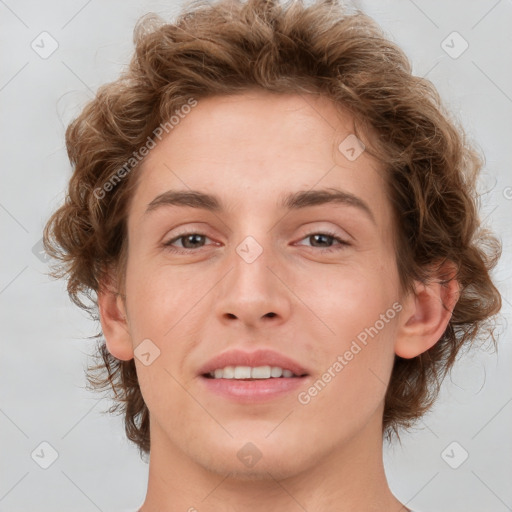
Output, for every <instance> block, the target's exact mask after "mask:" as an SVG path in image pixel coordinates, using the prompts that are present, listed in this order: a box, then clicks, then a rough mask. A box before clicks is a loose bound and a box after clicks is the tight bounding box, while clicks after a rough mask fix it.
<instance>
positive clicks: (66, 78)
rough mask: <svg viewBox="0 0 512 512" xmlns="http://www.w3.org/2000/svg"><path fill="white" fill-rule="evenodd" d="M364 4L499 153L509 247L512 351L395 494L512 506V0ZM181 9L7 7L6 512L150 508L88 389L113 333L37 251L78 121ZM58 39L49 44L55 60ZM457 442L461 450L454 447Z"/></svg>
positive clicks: (119, 436) (139, 468)
mask: <svg viewBox="0 0 512 512" xmlns="http://www.w3.org/2000/svg"><path fill="white" fill-rule="evenodd" d="M358 5H359V6H360V7H362V8H363V9H364V10H365V11H366V12H367V13H369V14H370V15H372V16H373V17H374V18H376V19H377V21H378V22H379V23H380V24H381V25H382V26H383V27H384V28H385V30H386V31H387V32H388V34H389V36H390V37H391V38H392V39H394V40H395V41H397V42H398V43H399V44H400V45H401V46H402V47H403V48H404V50H405V51H406V53H407V54H408V55H409V57H410V58H411V60H412V62H413V66H414V72H415V73H416V74H419V75H423V76H427V77H428V78H429V79H430V80H432V81H433V82H434V84H435V85H436V86H437V87H438V89H439V91H440V93H441V95H442V97H443V98H444V100H445V101H446V102H447V103H448V104H449V106H450V108H451V110H452V111H453V112H454V113H455V114H456V116H457V117H458V118H459V119H461V120H462V121H463V123H464V124H465V126H466V128H467V131H468V133H469V135H470V136H471V137H472V138H473V139H475V140H476V141H478V143H479V144H480V147H481V148H482V150H483V151H484V153H485V154H486V159H487V162H486V166H485V172H484V174H483V175H482V180H481V191H482V202H483V204H482V208H483V217H484V218H485V223H486V224H487V225H489V226H491V227H492V228H493V229H494V230H496V231H497V232H498V233H499V235H500V237H501V239H502V241H503V246H504V255H503V258H502V261H501V263H500V266H499V268H498V269H497V271H496V272H495V277H496V280H497V283H498V285H499V288H500V290H501V291H502V293H503V299H504V300H503V310H502V319H501V322H500V327H499V332H500V350H499V353H498V355H496V354H493V353H492V352H491V351H487V352H486V351H484V350H479V351H475V352H474V353H473V354H472V355H470V356H466V357H465V358H464V360H463V361H462V362H461V364H458V365H457V366H456V367H455V369H454V371H453V373H452V377H451V379H448V380H447V381H446V382H445V384H444V386H443V391H442V394H441V397H440V401H439V403H438V405H437V406H436V407H435V409H434V411H433V412H432V413H431V414H430V415H429V416H428V417H426V418H425V419H424V421H423V422H422V423H420V425H419V427H420V429H419V430H417V431H416V432H413V433H411V434H404V435H403V436H402V445H401V446H400V445H398V444H397V445H396V446H394V447H393V448H386V449H385V463H386V471H387V474H388V478H389V481H390V485H391V489H392V490H393V492H394V493H395V494H396V495H397V497H398V498H399V499H401V500H402V501H403V502H406V503H407V504H408V506H410V507H412V508H413V509H414V510H416V511H417V512H448V511H450V512H477V511H478V512H490V511H492V512H505V511H507V510H512V488H511V485H510V482H511V477H512V457H511V454H512V442H511V435H510V434H511V432H512V430H511V426H512V404H511V401H512V386H511V380H512V372H511V371H510V366H511V359H512V350H511V343H510V338H511V330H510V328H509V327H508V323H507V319H510V317H511V310H512V305H511V301H512V295H511V286H510V278H511V273H512V266H511V263H512V261H511V250H510V249H511V241H512V227H511V226H512V223H511V222H510V220H511V214H512V174H511V152H510V146H511V144H512V142H511V141H512V125H511V119H512V68H511V66H510V49H511V47H512V45H511V39H512V36H511V34H512V31H511V30H510V26H511V24H512V2H511V1H510V0H501V1H496V0H489V1H484V0H479V1H463V0H458V1H450V2H446V1H442V0H436V1H426V0H425V1H420V0H415V1H414V2H413V1H412V0H395V1H391V0H387V1H382V0H381V1H377V0H372V1H370V0H367V1H362V2H358ZM179 6H180V3H178V2H176V1H173V2H171V1H167V2H164V1H156V0H155V1H134V0H130V1H121V0H109V1H103V2H100V1H99V0H89V1H87V0H73V1H67V2H64V1H57V0H52V1H46V2H36V1H34V0H32V1H23V0H5V1H3V0H0V38H1V46H0V52H1V70H2V71H1V74H0V106H1V112H2V114H3V115H2V125H1V150H2V151H1V155H2V159H1V166H0V169H1V170H0V172H1V183H2V186H1V189H0V222H1V227H2V237H1V248H2V265H1V267H0V300H1V313H2V320H1V326H2V352H1V354H2V357H1V358H0V379H1V395H0V431H1V433H2V435H1V455H0V464H1V466H0V468H1V469H0V512H21V511H31V512H34V511H40V512H50V511H52V512H58V511H64V510H65V511H69V512H72V511H73V512H86V511H87V512H88V511H98V510H99V511H104V512H109V511H112V512H122V511H128V512H133V511H135V510H136V509H137V507H138V506H139V505H140V504H141V503H142V501H143V499H144V495H145V491H146V484H147V472H148V466H147V464H146V463H144V462H142V461H141V460H140V459H139V457H138V453H137V450H136V448H135V447H134V446H132V445H130V444H129V443H128V441H127V440H126V439H125V437H124V429H123V425H122V422H121V418H119V417H109V416H108V415H106V414H102V413H101V411H102V410H106V408H107V406H108V405H109V401H108V400H107V399H100V398H101V397H100V396H98V395H94V394H92V393H90V392H88V391H86V390H85V388H84V386H85V378H84V373H83V371H84V368H85V366H86V363H87V355H88V354H89V353H90V352H91V351H92V350H93V348H94V344H93V342H92V341H91V340H86V339H85V338H86V337H87V336H90V335H92V334H93V333H94V332H95V331H96V327H97V326H96V325H94V324H93V323H92V321H90V320H89V319H88V317H87V316H86V315H85V314H84V313H82V312H81V311H80V310H78V308H76V307H75V306H73V305H72V304H71V303H70V301H69V300H68V298H67V295H66V293H65V283H63V282H55V281H52V280H50V279H49V278H48V277H46V275H45V271H46V269H47V266H46V264H45V262H44V261H41V260H40V259H39V258H38V257H37V256H36V254H34V252H33V247H34V246H35V245H36V244H37V243H38V242H39V240H40V238H41V230H42V227H43V225H44V223H45V221H46V219H47V217H48V216H49V214H50V213H51V212H52V211H53V210H54V209H55V208H56V207H57V206H58V204H60V202H61V201H62V199H63V197H64V196H63V191H64V188H65V186H66V182H67V180H68V179H69V176H70V166H69V163H68V161H67V156H66V153H65V147H64V127H65V125H66V124H67V123H68V122H69V121H70V120H71V119H72V118H73V117H74V116H75V115H77V113H78V112H79V110H80V108H81V106H83V104H84V102H85V101H87V100H88V99H90V98H92V97H93V94H94V92H95V91H96V89H97V87H98V86H99V85H101V84H102V83H104V82H106V81H111V80H114V79H115V78H116V77H117V75H118V73H119V72H120V70H121V68H122V66H123V65H125V64H126V63H127V62H128V59H129V57H130V55H131V52H132V28H133V26H134V24H135V22H136V20H137V18H138V17H139V16H140V15H142V14H145V13H146V12H149V11H155V12H158V13H160V14H162V15H164V17H166V18H168V19H169V18H172V16H173V15H174V13H176V12H177V10H178V9H179ZM43 31H47V32H48V33H49V34H51V37H52V38H54V39H55V40H56V41H57V43H58V45H59V46H58V49H57V50H56V51H55V52H54V53H53V54H52V55H50V56H49V57H48V58H45V59H44V58H42V57H41V56H40V55H39V54H38V53H36V51H34V50H33V49H32V48H31V43H32V41H34V40H35V41H36V44H39V46H40V47H42V45H43V43H41V37H48V36H40V34H41V32H43ZM453 31H457V32H459V33H460V35H461V36H462V37H463V38H464V39H465V40H466V41H467V42H468V43H469V47H468V49H467V50H466V51H465V52H464V53H463V54H462V55H461V56H460V57H458V58H456V59H454V58H452V57H450V56H449V55H448V54H447V53H446V52H445V51H444V50H443V48H442V46H441V43H442V41H443V40H445V39H446V38H447V36H449V34H451V33H452V32H453ZM452 40H453V42H452ZM447 42H448V44H449V45H450V46H453V47H454V48H453V49H452V52H453V51H456V50H458V49H460V48H461V46H460V44H463V42H462V40H457V39H453V37H452V38H451V39H448V40H447ZM50 43H51V41H50V40H49V39H46V40H45V42H44V48H46V50H47V49H48V48H50V46H49V45H50ZM445 44H446V43H445ZM40 51H43V49H42V48H41V50H40ZM44 441H45V442H47V443H50V444H51V445H52V446H53V447H54V449H55V450H56V451H57V453H58V458H57V459H56V460H55V462H54V463H53V464H52V465H51V466H50V467H49V468H48V469H42V468H41V467H40V466H39V465H38V464H37V463H36V462H35V461H34V460H33V458H32V457H31V454H32V452H33V451H34V450H36V453H39V454H40V453H41V447H40V446H39V445H40V443H41V442H44ZM454 441H456V442H457V443H458V445H456V446H455V448H454V450H453V451H452V450H451V448H450V449H448V451H447V452H444V450H445V448H446V447H447V446H448V445H450V443H452V442H454ZM45 450H46V451H45ZM462 450H465V451H467V452H468V453H469V457H468V459H467V460H466V461H465V462H464V463H463V464H462V465H460V467H458V468H457V469H453V468H452V467H450V466H449V465H448V463H447V461H449V462H450V463H451V464H452V465H455V463H457V462H458V461H460V458H461V457H462V456H463V454H464V452H463V451H462ZM43 451H44V452H45V457H49V453H50V452H49V451H48V449H46V448H44V446H43ZM443 452H444V453H445V456H444V458H443V456H442V453H443ZM446 454H448V457H447V455H446ZM43 458H44V457H40V459H39V460H40V461H41V460H42V459H43ZM34 459H37V457H36V456H35V455H34ZM199 511H200V507H199Z"/></svg>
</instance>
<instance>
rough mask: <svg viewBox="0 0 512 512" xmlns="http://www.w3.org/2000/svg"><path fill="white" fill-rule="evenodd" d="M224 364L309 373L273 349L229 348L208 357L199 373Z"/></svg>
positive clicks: (204, 372) (223, 366) (297, 373)
mask: <svg viewBox="0 0 512 512" xmlns="http://www.w3.org/2000/svg"><path fill="white" fill-rule="evenodd" d="M226 366H252V367H255V366H279V367H280V368H282V369H283V370H290V371H292V372H293V373H294V374H295V375H307V374H308V373H309V372H308V371H307V369H306V368H304V367H303V366H302V365H300V364H299V363H297V362H296V361H294V360H293V359H290V358H289V357H286V356H284V355H283V354H279V352H274V351H273V350H256V351H254V352H244V351H242V350H229V351H227V352H223V353H222V354H218V355H217V356H215V357H213V358H212V359H210V360H209V361H208V362H207V363H205V364H204V365H203V366H202V367H201V368H200V369H199V374H200V375H204V374H208V373H210V372H212V371H214V370H216V369H218V368H225V367H226Z"/></svg>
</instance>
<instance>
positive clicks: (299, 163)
mask: <svg viewBox="0 0 512 512" xmlns="http://www.w3.org/2000/svg"><path fill="white" fill-rule="evenodd" d="M352 134H353V127H352V122H351V118H350V117H349V116H342V117H341V120H340V116H339V114H338V113H337V112H336V110H335V108H334V106H333V105H332V104H331V103H330V102H329V101H328V100H326V99H325V98H318V97H316V98H315V97H312V96H304V97H301V96H299V95H279V96H278V95H271V94H266V93H259V92H251V93H245V94H243V95H237V96H230V97H215V98H210V99H205V100H199V102H198V105H197V106H195V107H194V108H193V109H192V111H191V112H190V113H189V114H188V115H187V116H186V117H185V118H184V119H182V120H181V121H180V122H179V124H178V125H177V126H175V127H174V129H173V130H172V132H171V133H170V135H169V136H168V137H166V138H164V139H163V140H162V141H161V142H159V143H158V144H157V146H156V147H155V148H154V149H152V150H151V151H150V154H149V155H148V157H147V159H146V161H145V162H144V164H143V167H142V168H141V169H138V170H137V171H134V172H140V173H141V174H140V176H139V178H140V183H139V185H138V188H137V190H136V192H135V194H134V196H133V201H132V203H131V205H130V210H129V216H128V240H129V252H128V263H127V274H126V289H125V293H126V307H127V312H126V313H127V319H128V325H127V329H128V332H129V341H127V342H126V343H125V345H124V347H125V348H124V349H120V348H119V347H120V346H121V345H117V347H118V348H117V349H116V350H117V352H118V353H117V356H118V357H120V358H127V359H129V358H130V357H133V349H135V348H136V347H137V346H138V345H139V344H140V343H141V342H142V341H143V340H151V342H148V341H146V342H145V343H146V344H147V346H146V345H144V347H146V348H147V350H143V351H142V352H149V353H150V355H145V356H142V357H141V355H140V354H139V353H138V351H137V352H136V354H137V355H139V357H141V359H142V360H143V361H146V360H147V361H152V362H151V364H148V365H145V364H143V362H141V360H140V359H139V358H138V357H136V358H135V363H136V367H137V373H138V378H139V382H140V387H141V390H142V394H143V397H144V400H145V402H146V404H147V406H148V408H149V411H150V415H151V449H152V457H153V454H156V453H157V452H158V453H160V454H166V456H171V455H172V457H173V458H174V460H175V461H176V463H177V464H178V463H179V464H190V463H192V464H198V465H200V466H201V467H203V468H206V469H208V470H210V471H213V472H218V473H220V474H226V473H227V472H231V473H234V474H239V475H240V476H248V477H261V478H268V477H269V476H268V475H269V473H270V474H271V475H272V476H273V477H275V478H284V477H286V476H289V475H293V474H297V473H299V472H302V471H304V470H308V468H309V469H310V468H313V467H315V466H317V465H318V464H319V463H320V462H321V461H322V460H326V459H328V458H330V457H331V458H332V457H337V456H340V457H341V456H345V457H349V456H354V457H356V453H357V449H358V447H359V448H361V447H362V446H363V443H368V442H369V440H371V442H372V443H376V444H380V443H381V428H382V427H381V425H382V413H383V404H384V396H385V392H386V385H387V383H388V381H389V378H390V375H391V370H392V365H393V360H394V355H395V351H394V343H395V337H396V331H397V325H398V322H399V319H400V315H399V313H398V311H399V310H400V308H401V306H400V303H399V302H400V300H401V298H400V294H399V279H398V271H397V267H396V259H395V252H394V248H393V238H392V232H393V230H392V212H391V206H390V203H389V201H388V199H387V197H386V194H385V182H384V175H383V172H382V170H381V169H380V168H379V166H378V165H377V163H376V162H375V160H373V159H372V158H371V157H370V156H369V155H368V154H367V152H364V151H363V152H362V153H361V154H360V155H359V156H357V155H358V153H359V152H360V151H361V148H360V147H359V146H357V144H356V142H357V141H354V139H353V138H349V139H348V140H347V141H345V142H343V141H344V140H345V139H346V138H347V137H348V136H351V135H352ZM342 142H343V144H342V146H341V148H342V149H341V150H340V149H339V148H338V146H339V145H340V143H342ZM355 157H357V158H355ZM170 191H179V192H187V193H190V192H191V191H197V192H200V193H202V194H209V195H211V196H214V197H215V198H216V200H217V202H218V206H219V207H218V208H217V209H215V210H212V209H209V208H204V207H198V206H200V204H199V202H198V201H196V203H195V204H196V207H193V206H190V205H188V206H187V205H183V204H170V203H167V204H166V202H165V200H161V201H156V202H155V203H154V205H153V207H149V205H150V204H151V203H152V201H155V198H157V197H159V196H160V195H161V194H165V193H168V192H170ZM320 191H327V192H329V193H333V192H335V191H340V192H342V193H343V194H346V195H345V198H347V199H346V200H344V201H343V200H340V201H331V202H324V201H321V200H319V201H318V202H317V203H315V202H314V201H312V202H308V201H307V197H306V199H303V200H299V201H295V204H294V205H293V206H292V207H291V208H289V207H288V206H289V205H288V206H287V204H286V200H287V199H288V203H290V202H293V198H294V195H295V198H296V199H297V194H299V193H305V194H306V195H307V194H311V193H318V192H320ZM290 198H291V199H290ZM349 198H351V199H349ZM354 198H355V199H354ZM299 199H300V198H299ZM283 202H284V204H283ZM185 234H188V235H192V234H196V236H195V237H194V236H188V237H184V238H178V237H180V236H181V235H185ZM331 235H332V237H331ZM336 237H337V238H339V239H340V240H341V241H342V242H339V241H337V240H336ZM173 240H174V242H173V243H172V245H171V246H168V247H166V246H165V245H164V244H167V243H170V242H172V241H173ZM111 345H112V344H111ZM128 345H129V347H128ZM155 346H156V347H158V350H159V351H160V355H159V356H158V357H156V359H154V360H153V358H154V357H155V355H156V353H157V352H156V348H155ZM233 351H236V352H239V353H241V354H238V355H239V356H240V357H241V358H240V359H232V358H230V357H228V359H226V360H225V361H223V362H218V363H214V364H213V366H214V367H215V368H219V369H220V368H224V367H227V366H252V367H265V366H271V367H273V366H275V367H282V368H284V369H287V368H288V367H290V368H292V366H293V364H295V365H296V366H297V368H295V370H296V371H297V372H298V373H301V374H302V373H306V374H307V375H306V376H302V377H281V378H266V379H262V380H259V379H257V380H245V379H243V378H240V379H227V378H218V379H211V378H208V377H206V376H205V375H204V374H203V371H204V370H205V368H210V367H209V366H208V365H209V362H210V361H211V360H212V359H213V358H217V357H219V356H222V355H224V354H229V353H232V352H233ZM259 351H271V352H272V353H273V356H269V355H268V354H267V355H265V353H263V352H260V354H262V355H263V356H262V358H260V359H257V358H255V359H250V358H248V359H246V360H244V357H243V356H244V355H247V354H249V355H254V353H256V355H258V354H257V353H258V352H259ZM113 352H114V350H113ZM114 355H116V354H114ZM280 356H282V357H283V358H286V359H288V360H291V361H292V362H290V361H286V362H281V361H280V360H279V357H280ZM147 361H146V362H147ZM230 362H234V363H235V364H230ZM251 362H252V363H253V364H250V363H251ZM336 363H337V364H336ZM292 369H293V368H292ZM247 371H248V370H247V369H241V370H240V369H238V370H235V372H236V373H235V377H237V376H239V377H246V376H247V375H248V374H247V373H246V372H247ZM268 371H269V370H268V369H267V368H263V369H260V370H257V371H256V373H255V375H260V376H265V375H267V374H268ZM258 372H261V373H258ZM220 375H221V374H220V372H217V376H220ZM222 375H223V376H224V375H225V376H226V377H227V376H229V369H228V370H227V374H224V373H223V374H222ZM250 375H252V374H250ZM315 383H316V386H315ZM247 443H252V444H247ZM260 454H261V458H260V459H259V460H257V458H258V457H259V456H260ZM349 454H352V455H349ZM155 456H157V455H155ZM251 457H252V459H251ZM255 461H256V462H255ZM267 472H268V473H267Z"/></svg>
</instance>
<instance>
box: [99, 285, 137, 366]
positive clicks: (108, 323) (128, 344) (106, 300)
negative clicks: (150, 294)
mask: <svg viewBox="0 0 512 512" xmlns="http://www.w3.org/2000/svg"><path fill="white" fill-rule="evenodd" d="M98 308H99V313H100V322H101V328H102V331H103V335H104V336H105V341H106V345H107V349H108V351H109V352H110V353H111V354H112V355H113V356H114V357H116V358H117V359H120V360H122V361H129V360H130V359H133V357H134V354H133V345H132V340H131V336H130V332H129V328H128V323H127V316H126V308H125V305H124V303H123V300H122V297H121V296H120V295H119V293H117V292H116V291H115V290H114V289H113V288H111V287H109V286H104V287H102V288H101V289H100V291H99V292H98Z"/></svg>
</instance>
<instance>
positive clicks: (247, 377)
mask: <svg viewBox="0 0 512 512" xmlns="http://www.w3.org/2000/svg"><path fill="white" fill-rule="evenodd" d="M202 376H203V377H205V378H207V379H232V380H244V381H254V380H256V381H259V380H270V379H297V378H301V377H306V376H307V373H301V374H300V375H297V374H295V373H293V371H292V370H290V369H288V368H282V367H280V366H225V367H224V368H216V369H215V370H212V371H210V372H207V373H204V374H202Z"/></svg>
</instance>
